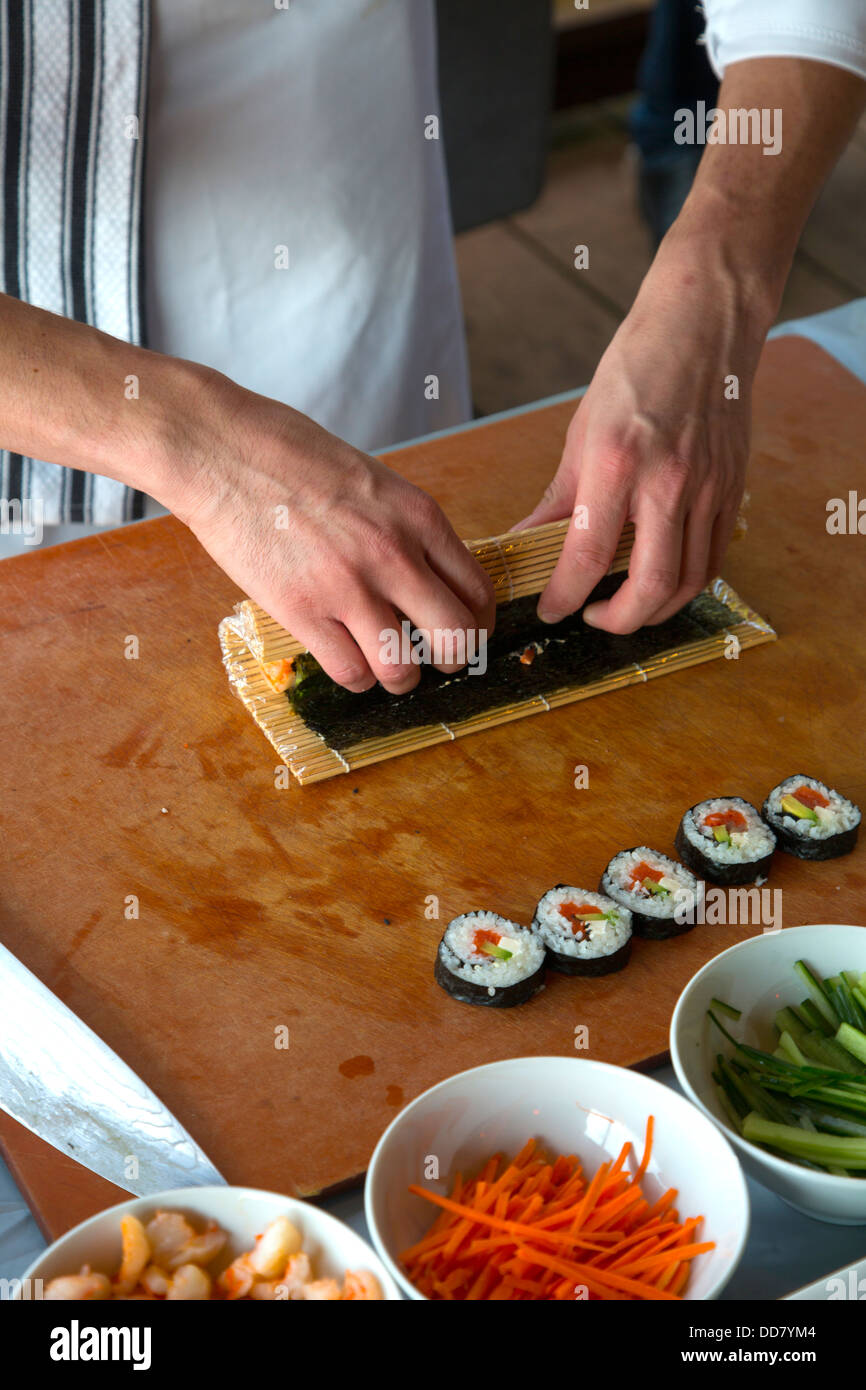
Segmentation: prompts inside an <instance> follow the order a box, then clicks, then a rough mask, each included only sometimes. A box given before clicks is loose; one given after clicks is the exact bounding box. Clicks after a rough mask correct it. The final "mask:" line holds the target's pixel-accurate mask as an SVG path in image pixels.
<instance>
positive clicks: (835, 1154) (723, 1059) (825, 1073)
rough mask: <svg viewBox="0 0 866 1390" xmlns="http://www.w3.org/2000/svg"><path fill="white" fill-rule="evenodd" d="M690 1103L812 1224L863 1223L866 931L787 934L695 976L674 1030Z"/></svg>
mask: <svg viewBox="0 0 866 1390" xmlns="http://www.w3.org/2000/svg"><path fill="white" fill-rule="evenodd" d="M670 1046H671V1056H672V1059H673V1064H674V1069H675V1071H676V1074H677V1079H678V1080H679V1083H680V1085H681V1086H682V1088H683V1090H684V1091H685V1093H686V1095H687V1096H688V1098H689V1099H690V1100H691V1101H693V1102H694V1104H695V1105H697V1106H699V1107H700V1109H701V1110H703V1112H704V1114H706V1115H708V1116H709V1117H710V1119H712V1120H714V1121H715V1123H716V1124H717V1125H718V1126H719V1127H720V1128H721V1129H722V1130H724V1132H725V1134H726V1135H727V1137H728V1138H729V1139H730V1140H731V1143H732V1144H733V1145H734V1147H735V1148H736V1150H737V1152H738V1154H739V1155H740V1158H741V1160H742V1162H743V1166H744V1168H745V1169H746V1171H747V1172H748V1173H749V1174H750V1175H751V1176H752V1177H754V1178H755V1179H756V1180H757V1181H758V1182H760V1183H762V1184H763V1185H764V1186H765V1187H768V1188H770V1189H771V1190H772V1191H773V1192H776V1193H777V1194H778V1195H779V1196H780V1197H782V1198H783V1199H784V1200H785V1201H786V1202H789V1203H790V1204H791V1206H793V1207H796V1208H797V1210H798V1211H802V1212H804V1213H805V1214H806V1215H807V1216H813V1217H816V1218H817V1219H818V1220H820V1221H830V1222H835V1223H837V1224H839V1225H866V927H857V926H844V925H839V924H823V925H816V926H804V927H789V928H786V929H785V930H783V931H776V932H767V933H764V934H763V935H761V936H756V937H752V938H751V939H750V940H748V941H741V942H740V943H739V944H738V945H737V946H731V947H730V949H729V950H727V951H723V952H722V953H721V955H718V956H716V957H715V959H714V960H711V961H710V962H709V964H708V965H705V966H704V968H703V969H702V970H699V971H698V973H697V974H696V975H695V976H694V978H693V979H692V980H691V981H690V982H689V984H688V985H687V986H686V988H685V989H684V990H683V992H682V994H681V995H680V998H679V1001H678V1003H677V1006H676V1008H675V1010H674V1014H673V1018H672V1020H671V1033H670Z"/></svg>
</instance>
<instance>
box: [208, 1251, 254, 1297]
mask: <svg viewBox="0 0 866 1390" xmlns="http://www.w3.org/2000/svg"><path fill="white" fill-rule="evenodd" d="M254 1279H255V1275H254V1274H253V1271H252V1269H251V1268H250V1257H249V1255H248V1254H247V1255H238V1257H237V1259H236V1260H232V1262H231V1264H230V1265H229V1267H228V1269H224V1270H223V1272H222V1274H221V1275H220V1276H219V1278H218V1279H217V1287H218V1288H219V1289H221V1290H222V1292H223V1293H224V1294H226V1296H227V1297H228V1298H230V1299H235V1298H246V1296H247V1294H248V1293H249V1292H250V1289H251V1288H252V1287H253V1280H254Z"/></svg>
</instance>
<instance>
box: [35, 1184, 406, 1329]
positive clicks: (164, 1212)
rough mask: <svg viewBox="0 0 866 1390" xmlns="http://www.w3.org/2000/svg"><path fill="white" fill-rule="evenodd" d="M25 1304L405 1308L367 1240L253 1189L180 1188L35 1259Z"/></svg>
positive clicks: (92, 1223) (134, 1205) (123, 1210)
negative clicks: (381, 1304)
mask: <svg viewBox="0 0 866 1390" xmlns="http://www.w3.org/2000/svg"><path fill="white" fill-rule="evenodd" d="M15 1296H16V1297H17V1298H19V1299H46V1300H55V1301H57V1300H60V1301H71V1302H95V1301H102V1300H107V1299H120V1300H143V1299H148V1300H153V1301H159V1302H202V1301H205V1300H215V1301H219V1300H222V1301H225V1302H234V1301H239V1300H243V1301H247V1300H250V1301H252V1300H255V1301H259V1300H262V1301H280V1300H292V1301H297V1302H300V1301H302V1300H310V1301H313V1302H341V1301H352V1300H364V1301H378V1300H385V1301H389V1302H390V1301H393V1302H396V1301H399V1300H400V1298H401V1295H400V1291H399V1289H398V1288H397V1285H396V1284H395V1282H394V1280H393V1279H392V1277H391V1275H390V1274H389V1273H388V1271H387V1269H386V1268H385V1266H384V1265H383V1264H382V1261H381V1260H380V1259H379V1257H378V1255H376V1253H375V1252H374V1251H373V1250H372V1248H371V1247H370V1246H369V1245H367V1243H366V1241H364V1240H362V1239H361V1237H360V1236H359V1235H356V1233H355V1232H354V1231H353V1230H351V1228H350V1227H349V1226H345V1225H344V1224H343V1223H342V1222H341V1221H338V1220H337V1219H336V1218H335V1217H333V1216H330V1215H329V1214H328V1213H327V1212H324V1211H322V1210H320V1208H318V1207H315V1206H312V1205H311V1204H310V1203H308V1202H302V1201H297V1200H295V1199H294V1198H291V1197H283V1196H280V1195H278V1194H277V1193H274V1192H261V1191H259V1190H258V1189H256V1188H252V1187H195V1188H189V1187H186V1188H176V1189H174V1190H172V1191H169V1192H158V1193H156V1194H155V1195H154V1196H153V1197H139V1198H137V1199H130V1200H129V1201H127V1202H120V1203H119V1204H118V1205H117V1206H114V1207H109V1208H108V1209H107V1210H106V1211H101V1212H99V1213H98V1214H97V1215H96V1216H92V1217H90V1219H89V1220H88V1221H82V1222H81V1224H80V1225H79V1226H76V1227H75V1228H74V1229H73V1230H71V1231H68V1232H67V1233H66V1235H64V1236H61V1237H60V1239H59V1240H56V1241H55V1242H54V1244H53V1245H51V1246H50V1247H49V1248H48V1249H47V1250H46V1251H45V1252H44V1253H43V1254H42V1255H40V1256H39V1258H38V1259H36V1260H34V1262H33V1264H31V1266H30V1268H29V1269H28V1270H27V1271H26V1273H25V1274H24V1276H23V1278H22V1280H21V1286H20V1288H18V1289H17V1290H16V1295H15Z"/></svg>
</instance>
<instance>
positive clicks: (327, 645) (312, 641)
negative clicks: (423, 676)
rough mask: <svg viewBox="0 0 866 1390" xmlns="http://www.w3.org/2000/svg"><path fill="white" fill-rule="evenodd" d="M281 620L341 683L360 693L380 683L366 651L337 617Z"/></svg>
mask: <svg viewBox="0 0 866 1390" xmlns="http://www.w3.org/2000/svg"><path fill="white" fill-rule="evenodd" d="M275 616H277V615H276V614H275ZM278 620H279V621H283V626H284V627H285V628H286V629H287V631H289V632H291V633H292V635H293V636H294V637H296V638H297V639H298V641H299V642H302V643H303V645H304V646H305V647H306V648H307V651H308V652H312V654H313V656H314V657H315V658H316V660H317V661H318V663H319V665H320V666H321V668H322V670H323V671H324V672H325V673H326V674H327V675H329V676H330V677H331V680H332V681H336V682H337V684H338V685H342V686H344V687H345V688H346V690H351V691H353V692H354V693H355V694H360V692H361V691H363V690H369V689H370V688H371V686H374V685H375V684H376V677H375V675H374V674H373V672H372V671H371V669H370V665H369V662H368V661H367V659H366V657H365V656H364V653H363V652H362V651H361V648H360V647H359V646H358V644H357V642H356V641H355V640H354V638H353V637H352V635H351V633H350V632H347V630H346V628H345V627H344V626H343V624H342V623H339V622H337V621H336V620H335V619H334V618H321V619H317V620H316V621H315V622H313V621H310V622H307V621H305V620H304V619H303V618H298V617H296V616H294V615H292V616H287V617H286V619H285V620H280V619H278Z"/></svg>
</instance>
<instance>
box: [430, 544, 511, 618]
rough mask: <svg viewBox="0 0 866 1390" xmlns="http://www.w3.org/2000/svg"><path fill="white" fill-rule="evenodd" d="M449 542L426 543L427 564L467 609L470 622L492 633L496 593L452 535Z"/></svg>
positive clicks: (469, 554) (483, 570)
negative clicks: (451, 540) (451, 539)
mask: <svg viewBox="0 0 866 1390" xmlns="http://www.w3.org/2000/svg"><path fill="white" fill-rule="evenodd" d="M452 536H453V544H451V543H446V542H445V541H444V540H443V542H442V543H437V544H435V545H428V546H427V548H426V551H425V558H426V560H427V564H428V565H429V567H430V569H431V570H432V571H433V573H434V574H435V575H436V576H437V577H438V578H439V579H440V580H442V582H443V583H444V584H445V585H446V587H447V588H448V589H449V591H450V592H451V593H452V594H454V595H456V597H457V598H458V600H459V601H460V602H461V603H462V604H463V605H464V606H465V608H466V609H467V610H468V611H469V613H470V615H471V618H470V621H471V623H472V625H474V626H476V627H478V628H482V629H484V630H485V631H487V632H492V631H493V628H494V626H495V623H496V594H495V591H494V588H493V582H492V580H491V578H490V575H489V574H488V573H487V571H486V570H485V569H484V568H483V566H482V565H480V564H479V563H478V561H477V560H476V558H475V556H474V555H473V554H472V553H471V552H470V551H469V550H467V549H466V546H465V545H464V544H463V542H462V541H461V540H459V539H458V537H457V536H456V535H453V533H452Z"/></svg>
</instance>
